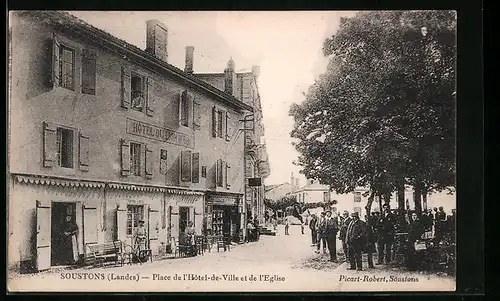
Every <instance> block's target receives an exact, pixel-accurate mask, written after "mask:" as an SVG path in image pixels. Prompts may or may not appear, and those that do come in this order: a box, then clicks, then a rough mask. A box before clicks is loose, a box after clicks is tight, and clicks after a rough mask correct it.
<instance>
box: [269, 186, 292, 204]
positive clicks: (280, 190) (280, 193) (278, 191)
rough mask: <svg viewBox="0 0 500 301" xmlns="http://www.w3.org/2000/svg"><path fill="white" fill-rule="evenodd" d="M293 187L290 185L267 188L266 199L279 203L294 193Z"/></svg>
mask: <svg viewBox="0 0 500 301" xmlns="http://www.w3.org/2000/svg"><path fill="white" fill-rule="evenodd" d="M292 189H293V186H292V185H291V184H290V183H288V182H285V183H282V184H278V185H269V186H266V191H265V193H266V199H268V200H273V201H277V200H279V199H281V198H282V197H284V196H286V195H287V194H290V192H292Z"/></svg>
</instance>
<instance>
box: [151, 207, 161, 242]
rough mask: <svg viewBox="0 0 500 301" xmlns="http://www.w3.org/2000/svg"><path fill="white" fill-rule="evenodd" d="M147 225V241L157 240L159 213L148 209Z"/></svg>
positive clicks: (158, 234)
mask: <svg viewBox="0 0 500 301" xmlns="http://www.w3.org/2000/svg"><path fill="white" fill-rule="evenodd" d="M148 211H149V214H148V217H149V218H148V225H149V240H150V244H151V240H158V238H159V236H160V233H159V232H160V225H159V215H160V212H159V211H158V210H155V209H151V208H148Z"/></svg>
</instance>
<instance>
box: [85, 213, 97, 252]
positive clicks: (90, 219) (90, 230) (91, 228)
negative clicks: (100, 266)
mask: <svg viewBox="0 0 500 301" xmlns="http://www.w3.org/2000/svg"><path fill="white" fill-rule="evenodd" d="M97 225H99V221H98V215H97V208H95V207H87V206H83V241H84V243H85V245H88V244H96V243H97Z"/></svg>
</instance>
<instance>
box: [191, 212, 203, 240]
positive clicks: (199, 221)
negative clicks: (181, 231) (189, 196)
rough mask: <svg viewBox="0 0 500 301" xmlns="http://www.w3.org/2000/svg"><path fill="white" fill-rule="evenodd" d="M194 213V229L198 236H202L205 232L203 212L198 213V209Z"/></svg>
mask: <svg viewBox="0 0 500 301" xmlns="http://www.w3.org/2000/svg"><path fill="white" fill-rule="evenodd" d="M193 213H194V228H195V229H196V234H197V235H200V234H202V230H203V212H198V211H196V208H194V210H193Z"/></svg>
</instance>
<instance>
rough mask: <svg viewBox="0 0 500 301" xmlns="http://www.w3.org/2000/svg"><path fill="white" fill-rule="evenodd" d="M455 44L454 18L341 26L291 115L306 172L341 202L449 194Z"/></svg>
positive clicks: (412, 15) (364, 20)
mask: <svg viewBox="0 0 500 301" xmlns="http://www.w3.org/2000/svg"><path fill="white" fill-rule="evenodd" d="M455 37H456V16H455V13H454V12H450V11H394V12H383V11H377V12H367V13H359V14H357V15H356V16H355V17H352V18H343V19H342V20H341V25H340V28H339V30H338V31H337V33H336V34H335V35H334V36H332V37H331V38H329V39H326V40H325V42H324V44H323V52H324V53H325V55H327V56H329V58H330V59H329V64H328V66H327V69H326V72H325V73H324V74H322V75H321V76H320V77H319V78H318V79H317V80H316V82H315V83H314V84H313V85H312V86H311V87H310V89H309V91H308V93H307V94H306V99H305V100H304V102H303V103H302V104H300V105H297V104H295V105H292V106H291V108H290V115H291V116H293V117H294V120H295V123H294V129H293V131H292V132H291V136H292V138H295V140H296V141H295V143H294V144H295V147H296V149H297V150H298V152H299V153H300V156H299V160H298V163H297V164H299V165H300V166H301V167H302V173H304V174H305V175H306V177H308V178H313V179H318V180H319V181H320V182H321V183H323V184H328V185H330V187H331V188H332V189H333V190H335V191H336V192H337V193H348V192H352V191H353V190H354V189H355V188H356V187H358V186H364V187H370V189H371V190H372V192H374V193H375V194H377V195H387V194H389V193H391V192H393V191H396V190H397V189H398V187H401V185H404V184H410V185H414V186H418V187H421V188H422V190H426V191H430V190H441V189H443V188H445V187H449V186H454V185H455V104H456V92H455V52H456V46H455V45H456V43H455Z"/></svg>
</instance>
